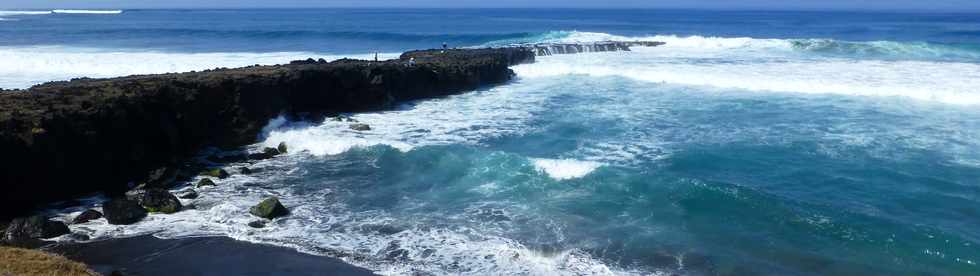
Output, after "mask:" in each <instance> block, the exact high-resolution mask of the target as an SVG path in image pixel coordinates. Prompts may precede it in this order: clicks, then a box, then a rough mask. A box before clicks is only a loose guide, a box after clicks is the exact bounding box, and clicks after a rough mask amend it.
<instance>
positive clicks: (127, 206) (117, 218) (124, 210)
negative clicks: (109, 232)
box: [102, 198, 146, 225]
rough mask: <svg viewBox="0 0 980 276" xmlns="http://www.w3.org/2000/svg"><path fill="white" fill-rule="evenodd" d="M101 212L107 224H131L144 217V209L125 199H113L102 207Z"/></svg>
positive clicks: (136, 203)
mask: <svg viewBox="0 0 980 276" xmlns="http://www.w3.org/2000/svg"><path fill="white" fill-rule="evenodd" d="M102 212H103V213H104V215H105V219H106V220H107V221H109V224H117V225H118V224H133V223H136V222H139V221H140V220H142V219H143V218H145V217H146V209H143V206H140V204H139V202H136V201H135V200H129V199H125V198H119V199H113V200H110V201H108V202H106V203H105V204H103V205H102Z"/></svg>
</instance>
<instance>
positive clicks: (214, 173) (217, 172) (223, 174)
mask: <svg viewBox="0 0 980 276" xmlns="http://www.w3.org/2000/svg"><path fill="white" fill-rule="evenodd" d="M201 175H206V176H210V177H217V178H218V179H225V178H228V176H231V174H229V173H228V171H225V170H224V169H210V170H207V171H204V172H203V173H201Z"/></svg>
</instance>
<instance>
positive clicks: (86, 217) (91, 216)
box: [71, 209, 102, 224]
mask: <svg viewBox="0 0 980 276" xmlns="http://www.w3.org/2000/svg"><path fill="white" fill-rule="evenodd" d="M100 218H102V212H99V211H96V210H95V209H88V210H85V212H82V213H81V214H78V216H76V217H75V219H72V220H71V223H72V224H79V223H86V222H89V221H91V220H96V219H100Z"/></svg>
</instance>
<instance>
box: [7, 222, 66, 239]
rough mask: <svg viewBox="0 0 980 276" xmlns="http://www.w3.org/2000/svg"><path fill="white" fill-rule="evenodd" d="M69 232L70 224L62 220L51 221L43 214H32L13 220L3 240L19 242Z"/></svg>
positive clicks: (47, 237) (52, 236)
mask: <svg viewBox="0 0 980 276" xmlns="http://www.w3.org/2000/svg"><path fill="white" fill-rule="evenodd" d="M68 233H70V231H69V230H68V226H66V225H65V224H64V223H62V222H58V221H51V220H48V219H47V218H45V217H43V216H31V217H26V218H17V219H14V220H13V221H11V222H10V225H9V226H7V230H6V231H4V237H3V240H4V241H6V242H7V243H11V244H18V243H23V242H28V241H31V240H37V239H50V238H54V237H57V236H61V235H64V234H68Z"/></svg>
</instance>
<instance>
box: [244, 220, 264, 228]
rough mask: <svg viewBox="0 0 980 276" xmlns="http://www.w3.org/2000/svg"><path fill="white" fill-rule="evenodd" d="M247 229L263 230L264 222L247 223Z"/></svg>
mask: <svg viewBox="0 0 980 276" xmlns="http://www.w3.org/2000/svg"><path fill="white" fill-rule="evenodd" d="M248 227H252V228H265V221H264V220H255V221H252V222H249V223H248Z"/></svg>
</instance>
